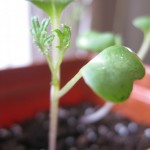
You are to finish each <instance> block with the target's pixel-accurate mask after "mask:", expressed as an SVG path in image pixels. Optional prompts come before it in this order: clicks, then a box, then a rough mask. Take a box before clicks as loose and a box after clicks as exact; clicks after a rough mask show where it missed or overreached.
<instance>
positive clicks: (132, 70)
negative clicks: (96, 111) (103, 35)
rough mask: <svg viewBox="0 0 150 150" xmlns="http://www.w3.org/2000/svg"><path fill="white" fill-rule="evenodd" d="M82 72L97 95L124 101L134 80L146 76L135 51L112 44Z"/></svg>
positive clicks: (110, 99) (114, 100) (115, 100)
mask: <svg viewBox="0 0 150 150" xmlns="http://www.w3.org/2000/svg"><path fill="white" fill-rule="evenodd" d="M81 73H82V75H83V78H84V80H85V82H86V83H87V84H88V85H89V86H90V87H91V88H92V90H93V91H94V92H96V93H97V95H99V96H101V97H103V98H104V99H106V100H109V101H112V102H122V101H124V100H126V99H127V98H128V97H129V95H130V93H131V90H132V86H133V81H134V80H136V79H141V78H142V77H143V76H144V74H145V69H144V66H143V64H142V62H141V61H140V59H139V58H138V57H137V56H136V54H135V53H133V52H131V51H130V50H128V49H127V48H126V47H123V46H111V47H109V48H106V49H105V50H103V51H102V52H101V53H100V54H99V55H97V56H96V57H95V58H93V59H92V60H91V61H90V62H89V63H87V64H86V65H85V66H84V67H83V68H82V69H81Z"/></svg>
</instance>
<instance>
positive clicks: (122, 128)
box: [115, 123, 129, 136]
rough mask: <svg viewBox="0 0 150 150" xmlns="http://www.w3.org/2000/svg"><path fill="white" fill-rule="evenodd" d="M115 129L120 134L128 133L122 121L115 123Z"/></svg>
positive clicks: (125, 134)
mask: <svg viewBox="0 0 150 150" xmlns="http://www.w3.org/2000/svg"><path fill="white" fill-rule="evenodd" d="M115 131H116V133H117V134H118V135H120V136H127V135H128V134H129V130H128V128H127V127H126V126H125V125H124V124H122V123H117V124H116V125H115Z"/></svg>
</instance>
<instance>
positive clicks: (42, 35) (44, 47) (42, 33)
mask: <svg viewBox="0 0 150 150" xmlns="http://www.w3.org/2000/svg"><path fill="white" fill-rule="evenodd" d="M49 23H50V19H43V21H42V22H41V23H39V21H38V18H37V17H33V18H32V29H31V34H32V36H33V39H34V42H35V43H36V45H37V46H38V47H39V49H40V51H41V52H42V53H43V54H44V55H47V54H49V47H50V46H51V44H52V41H53V39H54V35H53V34H52V35H48V33H47V28H48V25H49Z"/></svg>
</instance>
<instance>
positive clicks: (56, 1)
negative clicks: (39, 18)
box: [28, 0, 73, 17]
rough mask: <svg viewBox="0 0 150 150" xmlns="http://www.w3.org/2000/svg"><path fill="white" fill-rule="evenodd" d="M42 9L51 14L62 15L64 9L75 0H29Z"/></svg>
mask: <svg viewBox="0 0 150 150" xmlns="http://www.w3.org/2000/svg"><path fill="white" fill-rule="evenodd" d="M28 1H30V2H32V3H33V4H34V5H36V6H37V7H39V8H40V9H42V10H43V11H44V12H45V13H47V14H48V15H49V16H51V17H52V16H54V15H53V14H54V13H55V15H57V16H60V15H61V13H62V11H63V9H64V8H65V7H66V6H67V5H68V4H69V3H70V2H72V1H73V0H28Z"/></svg>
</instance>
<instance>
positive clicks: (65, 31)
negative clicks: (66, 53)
mask: <svg viewBox="0 0 150 150" xmlns="http://www.w3.org/2000/svg"><path fill="white" fill-rule="evenodd" d="M54 32H56V34H57V35H58V37H59V41H60V45H58V48H59V49H60V50H66V49H68V48H69V47H70V38H71V31H70V28H69V27H68V26H66V25H62V31H61V30H59V29H56V30H54Z"/></svg>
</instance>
